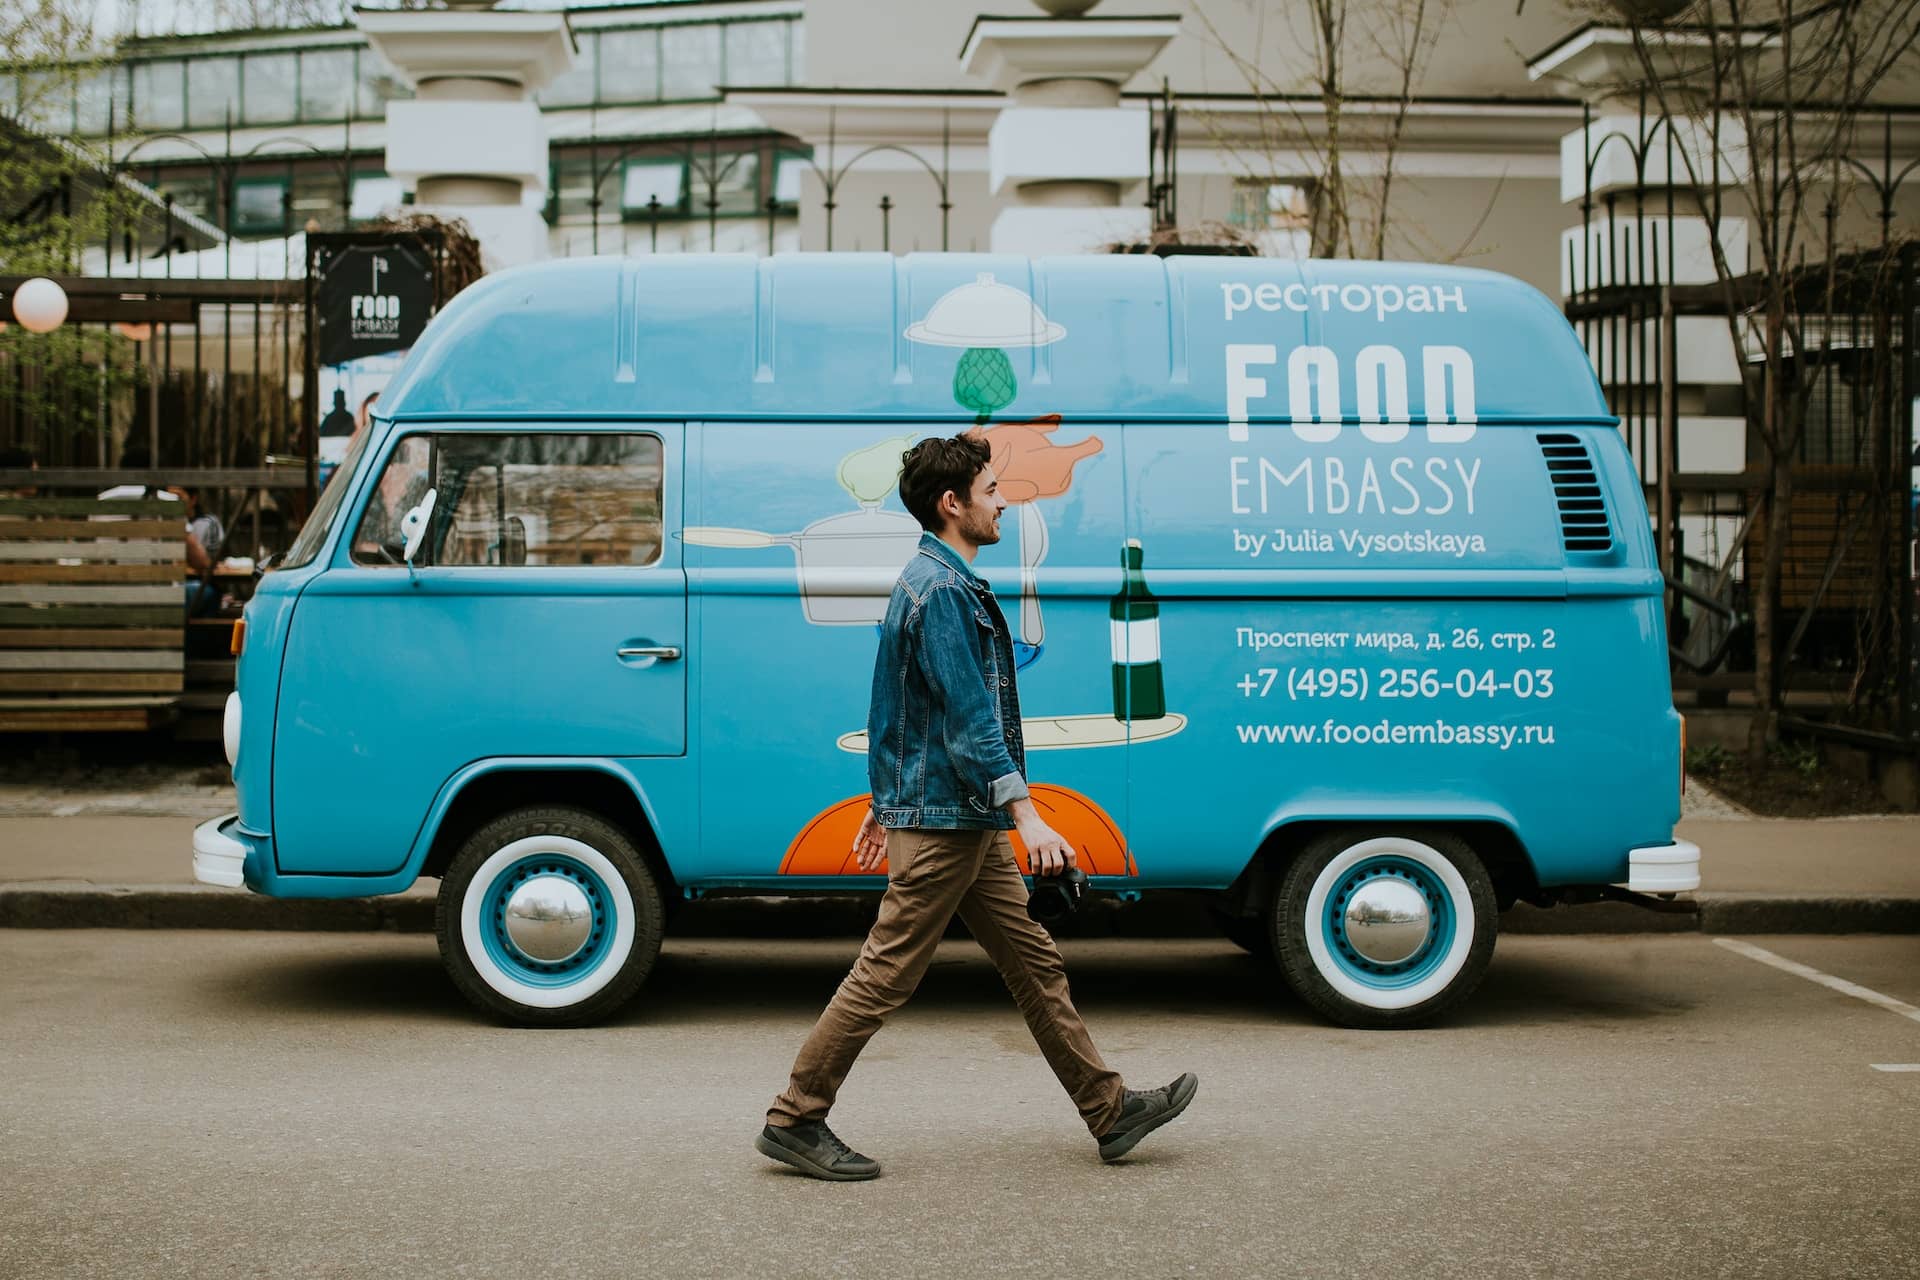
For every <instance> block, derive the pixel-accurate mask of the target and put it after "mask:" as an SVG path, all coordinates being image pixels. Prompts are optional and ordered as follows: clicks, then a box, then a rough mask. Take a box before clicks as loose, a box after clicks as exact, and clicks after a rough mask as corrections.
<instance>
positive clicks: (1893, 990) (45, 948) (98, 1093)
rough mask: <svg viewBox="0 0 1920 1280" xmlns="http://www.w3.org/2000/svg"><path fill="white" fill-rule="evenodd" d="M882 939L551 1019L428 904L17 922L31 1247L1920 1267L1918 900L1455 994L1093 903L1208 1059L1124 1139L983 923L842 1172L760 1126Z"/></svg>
mask: <svg viewBox="0 0 1920 1280" xmlns="http://www.w3.org/2000/svg"><path fill="white" fill-rule="evenodd" d="M1736 946H1737V947H1743V948H1746V949H1747V950H1746V952H1742V951H1737V950H1735V949H1734V948H1735V947H1736ZM856 947H857V943H855V942H854V941H852V940H833V941H787V942H746V941H731V940H687V939H680V938H675V939H670V940H669V942H668V944H667V948H666V950H665V952H664V953H663V955H662V959H661V961H660V965H659V967H658V969H657V970H656V972H655V974H654V976H653V978H652V979H651V981H650V983H649V985H648V987H647V988H646V989H645V990H644V991H643V992H642V994H641V997H640V999H639V1000H638V1001H636V1002H635V1003H634V1004H633V1005H632V1006H630V1007H629V1009H628V1010H627V1011H626V1012H625V1013H624V1015H623V1016H621V1017H620V1018H619V1019H618V1020H617V1021H616V1022H615V1023H613V1024H612V1025H609V1026H605V1027H600V1028H595V1029H590V1030H581V1031H566V1032H538V1031H519V1030H509V1029H504V1028H498V1027H494V1026H492V1025H489V1024H488V1023H486V1022H485V1021H483V1020H482V1019H480V1018H479V1017H478V1016H477V1015H475V1014H473V1013H471V1012H470V1011H468V1010H467V1009H466V1007H465V1006H464V1005H463V1004H462V1003H461V1002H460V1001H459V999H458V998H457V996H456V995H455V993H454V991H453V990H452V988H451V986H450V985H449V983H448V982H447V980H446V979H445V978H444V977H443V976H442V974H441V971H440V968H439V964H438V960H437V957H436V956H435V954H434V946H433V943H432V940H431V939H430V938H426V937H420V936H407V935H370V934H314V933H260V932H255V933H244V932H222V931H208V930H196V931H177V932H176V931H162V930H142V931H134V930H100V931H95V930H40V929H31V930H30V929H9V930H0V1069H3V1070H4V1073H5V1080H6V1088H5V1090H4V1091H0V1187H4V1188H5V1190H4V1192H0V1276H6V1277H18V1278H20V1280H38V1278H39V1277H69V1276H72V1277H91V1276H100V1277H115V1278H116V1280H117V1278H119V1277H146V1276H160V1277H171V1276H191V1277H225V1276H274V1277H279V1276H340V1277H363V1276H384V1275H402V1274H405V1275H410V1276H477V1277H495V1276H503V1277H504V1276H525V1277H544V1276H596V1277H597V1276H622V1277H624V1276H672V1277H678V1276H726V1277H735V1276H743V1275H754V1276H772V1277H785V1276H795V1277H812V1276H822V1277H824V1276H882V1277H887V1278H888V1280H896V1278H906V1277H916V1276H968V1277H972V1276H1001V1275H1009V1276H1048V1277H1060V1276H1093V1275H1103V1276H1104V1275H1125V1276H1143V1277H1151V1276H1183V1275H1207V1276H1211V1275H1228V1274H1231V1275H1242V1274H1245V1275H1260V1276H1313V1277H1347V1276H1353V1277H1366V1278H1367V1280H1379V1278H1381V1277H1398V1276H1437V1277H1450V1276H1461V1277H1467V1276H1471V1277H1476V1278H1480V1277H1505V1276H1545V1275H1560V1276H1577V1277H1588V1276H1653V1275H1658V1276H1676V1277H1678V1276H1730V1277H1743V1278H1744V1277H1775V1276H1778V1277H1793V1278H1794V1280H1799V1278H1801V1277H1825V1276H1849V1277H1853V1276H1863V1277H1874V1276H1889V1277H1892V1276H1899V1277H1910V1276H1913V1275H1915V1274H1920V1193H1917V1192H1916V1185H1920V1179H1917V1177H1916V1174H1917V1173H1920V1071H1911V1072H1888V1071H1881V1070H1877V1069H1876V1068H1875V1064H1879V1065H1881V1066H1892V1065H1902V1064H1909V1065H1920V1010H1916V1009H1914V1008H1912V1006H1916V1005H1920V938H1914V937H1885V936H1860V937H1846V938H1824V937H1808V936H1786V937H1752V938H1746V939H1741V940H1735V941H1734V942H1733V943H1732V945H1727V944H1724V943H1722V942H1720V941H1718V940H1716V939H1715V938H1713V937H1710V936H1702V935H1699V934H1689V935H1677V936H1667V937H1653V936H1630V937H1597V938H1579V939H1570V938H1538V937H1534V938H1527V937H1522V938H1506V939H1503V940H1502V942H1501V944H1500V948H1499V950H1498V952H1497V953H1496V956H1495V959H1494V963H1493V967H1492V970H1491V972H1490V973H1489V975H1488V977H1487V979H1486V981H1485V984H1484V985H1483V987H1482V989H1481V990H1480V992H1479V993H1478V994H1477V995H1476V996H1475V997H1474V999H1473V1000H1471V1001H1470V1002H1469V1003H1468V1005H1467V1006H1466V1007H1465V1008H1464V1009H1463V1010H1462V1011H1461V1012H1460V1013H1459V1015H1458V1016H1456V1017H1455V1018H1453V1019H1452V1020H1451V1021H1449V1022H1448V1023H1447V1024H1445V1025H1443V1026H1441V1027H1438V1028H1435V1029H1431V1030H1425V1031H1417V1032H1356V1031H1344V1030H1339V1029H1336V1028H1332V1027H1329V1026H1327V1025H1325V1024H1323V1023H1321V1022H1320V1021H1318V1020H1317V1019H1316V1018H1314V1017H1313V1016H1312V1015H1311V1014H1310V1013H1309V1012H1308V1011H1307V1010H1305V1009H1304V1008H1303V1007H1302V1006H1300V1005H1299V1004H1298V1003H1296V1002H1294V1001H1293V1000H1292V999H1291V998H1290V997H1288V996H1286V995H1285V994H1284V992H1282V991H1281V990H1280V988H1279V984H1278V982H1277V979H1276V978H1275V977H1274V975H1273V974H1272V972H1271V970H1269V969H1267V968H1265V967H1263V966H1261V965H1259V964H1257V963H1255V962H1254V961H1252V960H1250V959H1249V958H1247V957H1245V956H1243V955H1241V954H1240V953H1239V952H1238V951H1236V950H1234V949H1233V948H1231V947H1230V946H1228V945H1226V944H1224V943H1219V942H1213V941H1193V940H1180V941H1155V942H1141V941H1128V940H1089V941H1077V942H1070V943H1068V944H1067V945H1066V952H1067V958H1068V966H1069V970H1070V972H1071V974H1072V975H1073V980H1074V990H1075V994H1076V998H1077V999H1078V1001H1079V1003H1080V1005H1081V1007H1082V1009H1083V1011H1084V1012H1085V1013H1086V1015H1087V1018H1088V1021H1089V1024H1090V1025H1091V1027H1092V1029H1093V1031H1094V1034H1095V1036H1096V1038H1097V1040H1098V1042H1099V1044H1100V1046H1101V1048H1102V1049H1103V1050H1104V1052H1105V1053H1106V1055H1107V1057H1108V1059H1109V1060H1110V1061H1111V1062H1112V1063H1113V1064H1114V1065H1116V1066H1117V1067H1119V1068H1120V1069H1121V1070H1123V1071H1124V1072H1125V1073H1126V1074H1127V1076H1128V1077H1129V1082H1130V1083H1132V1084H1134V1085H1137V1086H1143V1087H1144V1086H1148V1085H1155V1084H1159V1083H1162V1082H1164V1081H1165V1080H1167V1079H1170V1078H1171V1077H1172V1076H1173V1075H1174V1074H1176V1073H1177V1072H1179V1071H1181V1070H1188V1069H1191V1070H1195V1071H1197V1072H1198V1073H1199V1075H1200V1080H1201V1084H1200V1093H1199V1097H1198V1099H1197V1101H1196V1102H1195V1103H1194V1105H1193V1107H1192V1109H1191V1110H1190V1111H1189V1112H1188V1113H1187V1114H1186V1115H1185V1116H1183V1117H1182V1118H1181V1119H1179V1120H1178V1121H1177V1122H1175V1123H1174V1124H1172V1125H1170V1126H1168V1127H1166V1128H1164V1129H1162V1130H1160V1131H1159V1132H1157V1133H1155V1134H1154V1135H1153V1136H1152V1137H1150V1138H1149V1139H1148V1140H1147V1141H1146V1142H1145V1143H1143V1144H1142V1145H1141V1147H1140V1148H1139V1150H1138V1152H1137V1153H1136V1155H1135V1156H1134V1157H1133V1158H1132V1159H1130V1160H1129V1161H1128V1162H1126V1163H1124V1164H1120V1165H1116V1166H1111V1167H1108V1166H1103V1165H1102V1164H1101V1163H1100V1162H1099V1160H1098V1159H1097V1157H1096V1156H1095V1154H1094V1149H1093V1144H1092V1142H1091V1140H1090V1139H1089V1138H1088V1136H1087V1135H1086V1133H1085V1131H1084V1129H1082V1128H1081V1127H1080V1126H1079V1124H1078V1121H1077V1119H1076V1117H1075V1116H1074V1114H1073V1110H1072V1108H1071V1106H1070V1105H1069V1104H1068V1102H1067V1101H1066V1099H1065V1097H1064V1095H1063V1094H1062V1093H1061V1091H1060V1090H1059V1088H1058V1086H1057V1085H1056V1084H1055V1083H1054V1081H1053V1080H1052V1078H1051V1076H1050V1075H1049V1073H1048V1072H1047V1069H1046V1067H1045V1065H1044V1063H1043V1061H1042V1060H1041V1059H1040V1057H1039V1056H1038V1054H1037V1053H1036V1052H1035V1050H1034V1048H1033V1046H1032V1043H1031V1042H1030V1040H1029V1039H1028V1038H1027V1035H1026V1032H1025V1030H1024V1028H1023V1027H1022V1025H1021V1023H1020V1020H1019V1018H1018V1015H1017V1014H1016V1013H1015V1011H1014V1009H1013V1007H1012V1005H1011V1002H1010V1000H1009V999H1008V998H1007V996H1006V995H1005V993H1004V992H1003V991H1002V990H1001V989H1000V987H999V984H998V981H997V979H996V978H995V976H994V974H993V973H992V970H991V968H990V967H989V966H988V965H987V964H986V962H985V961H984V959H983V958H982V957H981V956H980V953H979V952H978V950H977V949H976V948H974V947H973V946H972V945H971V944H969V943H964V942H958V943H949V944H946V945H945V946H944V947H943V949H942V951H941V953H940V955H939V958H938V959H937V961H936V963H935V965H934V968H933V970H932V971H931V973H930V974H929V976H928V978H927V981H926V983H925V985H924V986H923V988H922V990H921V992H920V995H919V997H918V998H917V999H916V1000H915V1002H914V1003H913V1004H912V1005H910V1006H909V1007H908V1009H907V1010H906V1011H905V1012H904V1013H903V1014H902V1015H901V1016H900V1017H899V1018H898V1019H897V1020H896V1022H895V1023H894V1024H893V1025H891V1026H889V1027H888V1028H887V1029H885V1030H884V1031H882V1032H881V1034H880V1036H879V1037H878V1038H877V1039H876V1040H875V1041H874V1042H873V1044H872V1046H871V1048H870V1049H869V1051H868V1053H867V1054H866V1055H865V1056H864V1057H863V1058H862V1059H861V1061H860V1064H859V1066H858V1067H857V1068H856V1070H855V1071H854V1074H853V1076H852V1078H851V1079H850V1081H849V1082H848V1086H847V1089H846V1091H845V1093H844V1095H843V1100H842V1103H841V1105H840V1106H839V1107H838V1108H837V1109H836V1110H835V1112H834V1117H833V1118H834V1123H835V1125H836V1126H837V1128H838V1129H839V1131H840V1132H841V1134H842V1135H843V1136H845V1137H846V1138H847V1139H848V1140H849V1141H851V1142H852V1143H853V1144H854V1145H856V1146H857V1147H858V1148H859V1149H861V1150H864V1151H865V1152H866V1153H867V1154H869V1155H872V1156H874V1157H875V1158H877V1159H879V1160H881V1161H882V1162H883V1164H884V1165H885V1170H886V1172H885V1176H883V1177H882V1178H881V1179H880V1180H879V1181H877V1182H872V1183H863V1184H823V1183H818V1182H813V1181H811V1180H808V1179H806V1178H803V1177H801V1176H799V1175H797V1174H793V1173H791V1172H789V1171H787V1170H785V1169H784V1168H783V1167H782V1166H776V1165H774V1164H772V1163H771V1162H769V1161H767V1160H766V1159H764V1158H763V1157H761V1156H759V1155H757V1154H756V1153H755V1152H754V1151H753V1149H752V1147H751V1139H752V1137H753V1134H754V1133H755V1132H756V1131H757V1129H758V1127H759V1124H760V1117H761V1114H762V1112H763V1110H764V1108H765V1106H766V1104H767V1102H768V1100H769V1099H770V1098H771V1096H772V1094H773V1093H774V1092H775V1090H776V1089H777V1088H778V1087H779V1085H780V1084H781V1082H782V1080H783V1078H784V1075H785V1070H786V1067H787V1065H788V1063H789V1062H790V1060H791V1056H792V1054H793V1052H794V1050H795V1049H796V1048H797V1046H798V1044H799V1042H800V1040H801V1038H802V1037H803V1036H804V1034H805V1033H806V1030H807V1028H808V1027H809V1026H810V1024H811V1022H812V1019H813V1018H814V1016H815V1015H816V1014H817V1012H818V1010H819V1008H820V1007H821V1005H822V1004H823V1003H824V1002H825V1000H826V999H827V997H828V996H829V994H830V993H831V992H832V990H833V988H834V985H835V984H836V983H837V982H838V981H839V979H840V977H841V976H842V974H843V973H844V971H845V969H846V966H847V965H848V963H849V962H850V961H851V959H852V957H853V954H854V951H855V949H856ZM1755 948H1758V951H1757V953H1755V952H1754V949H1755ZM1756 955H1757V957H1778V958H1780V960H1781V961H1782V962H1783V963H1789V964H1797V965H1802V966H1809V967H1810V970H1809V971H1817V972H1818V973H1819V974H1823V975H1831V976H1832V977H1833V978H1834V979H1840V980H1845V981H1848V982H1851V983H1854V984H1858V989H1859V990H1867V989H1871V990H1870V994H1871V993H1872V992H1877V993H1879V994H1880V995H1881V996H1882V997H1883V999H1884V1000H1891V1001H1893V1002H1895V1004H1896V1007H1891V1008H1890V1007H1885V1006H1884V1004H1878V1005H1877V1004H1875V1003H1871V1002H1870V1001H1869V1000H1868V999H1867V998H1864V997H1862V996H1861V995H1860V994H1859V990H1856V992H1855V993H1854V994H1847V993H1845V992H1843V991H1840V990H1834V989H1832V988H1831V987H1829V986H1823V985H1820V984H1819V983H1817V982H1816V981H1814V980H1812V979H1811V978H1809V977H1808V976H1806V974H1805V973H1802V972H1787V971H1784V970H1783V969H1781V968H1779V967H1776V966H1775V965H1773V964H1769V963H1763V962H1762V961H1761V959H1760V958H1756ZM1901 1002H1904V1003H1903V1004H1902V1003H1901ZM1902 1008H1905V1009H1906V1012H1904V1013H1903V1012H1901V1009H1902Z"/></svg>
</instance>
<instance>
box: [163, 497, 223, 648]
mask: <svg viewBox="0 0 1920 1280" xmlns="http://www.w3.org/2000/svg"><path fill="white" fill-rule="evenodd" d="M167 492H168V493H170V494H172V495H173V496H174V497H176V498H178V499H180V501H181V503H182V504H184V505H185V507H186V509H187V572H188V575H189V576H188V578H187V585H186V596H187V616H188V617H189V618H197V617H199V616H200V615H202V614H205V613H211V612H212V611H213V607H214V606H215V605H216V604H218V603H219V602H220V588H219V587H217V586H215V585H214V582H213V566H214V565H216V564H218V563H219V561H220V549H221V547H223V546H224V545H225V544H226V541H227V530H226V527H225V526H224V525H222V524H221V523H220V517H219V516H216V515H214V514H213V513H212V512H211V511H202V510H201V509H200V491H199V490H198V489H192V488H187V487H184V486H180V485H175V486H173V487H171V488H169V489H168V490H167Z"/></svg>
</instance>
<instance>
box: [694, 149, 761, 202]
mask: <svg viewBox="0 0 1920 1280" xmlns="http://www.w3.org/2000/svg"><path fill="white" fill-rule="evenodd" d="M691 176H692V179H693V190H692V192H691V193H690V194H691V196H692V202H693V203H692V206H691V207H692V212H693V214H694V216H696V217H702V218H704V217H705V216H706V215H707V213H708V207H707V205H708V202H709V201H712V202H714V208H713V210H712V212H714V213H717V214H721V215H723V216H724V215H726V214H730V213H760V212H763V210H762V209H761V207H760V153H759V152H757V151H743V152H739V153H737V154H735V155H727V154H726V153H725V152H722V153H721V154H720V155H718V156H713V157H708V156H704V155H702V156H700V157H699V158H698V159H697V160H696V162H695V163H694V165H693V166H692V175H691Z"/></svg>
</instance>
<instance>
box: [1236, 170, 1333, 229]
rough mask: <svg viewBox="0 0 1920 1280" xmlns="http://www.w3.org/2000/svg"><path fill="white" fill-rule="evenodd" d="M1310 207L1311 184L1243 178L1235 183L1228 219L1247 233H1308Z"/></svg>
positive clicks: (1311, 214) (1312, 202) (1310, 218)
mask: <svg viewBox="0 0 1920 1280" xmlns="http://www.w3.org/2000/svg"><path fill="white" fill-rule="evenodd" d="M1313 206H1314V188H1313V184H1312V183H1310V182H1292V181H1289V182H1274V181H1269V180H1267V179H1256V180H1252V181H1249V180H1246V179H1242V180H1241V181H1239V182H1237V183H1235V184H1234V188H1233V208H1232V209H1231V210H1230V211H1229V213H1228V215H1227V220H1228V221H1229V222H1231V223H1232V224H1233V225H1234V226H1236V227H1240V228H1243V229H1245V230H1247V231H1311V230H1312V229H1313Z"/></svg>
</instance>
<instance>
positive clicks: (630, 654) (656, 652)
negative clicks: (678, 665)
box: [615, 644, 680, 662]
mask: <svg viewBox="0 0 1920 1280" xmlns="http://www.w3.org/2000/svg"><path fill="white" fill-rule="evenodd" d="M615 652H616V653H618V654H619V655H620V656H621V657H622V658H658V659H660V660H661V661H662V662H672V661H673V660H674V659H676V658H678V657H679V656H680V650H679V649H678V648H676V647H674V646H673V645H670V644H649V645H641V646H639V647H638V648H633V649H618V650H615Z"/></svg>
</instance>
